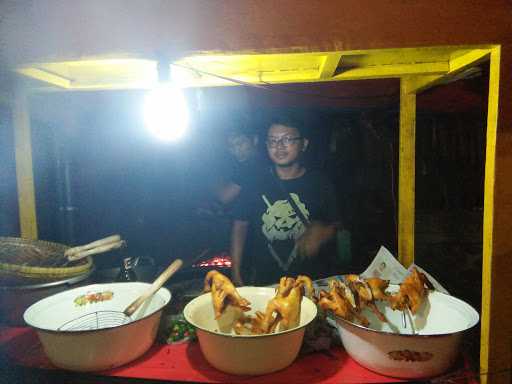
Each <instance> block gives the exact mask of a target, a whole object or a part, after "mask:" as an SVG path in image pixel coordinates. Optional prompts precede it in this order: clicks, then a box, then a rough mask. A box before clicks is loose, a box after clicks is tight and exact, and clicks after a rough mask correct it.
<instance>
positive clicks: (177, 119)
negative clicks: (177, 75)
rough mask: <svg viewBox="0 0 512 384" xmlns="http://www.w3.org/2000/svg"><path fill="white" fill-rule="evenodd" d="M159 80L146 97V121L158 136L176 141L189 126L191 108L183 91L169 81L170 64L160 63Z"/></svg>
mask: <svg viewBox="0 0 512 384" xmlns="http://www.w3.org/2000/svg"><path fill="white" fill-rule="evenodd" d="M158 79H159V82H158V84H157V86H156V87H155V88H153V89H152V90H150V91H149V92H148V93H147V94H146V95H145V97H144V122H145V124H146V126H147V128H148V129H149V131H150V132H152V133H153V134H154V135H155V136H156V137H158V138H159V139H161V140H165V141H174V140H177V139H179V138H181V137H183V136H184V135H185V133H186V131H187V129H188V126H189V119H190V116H189V110H188V105H187V100H186V98H185V95H184V94H183V91H182V90H181V89H180V88H178V87H177V86H175V85H174V84H172V83H171V82H170V81H169V65H168V64H167V65H165V64H163V63H162V62H159V63H158Z"/></svg>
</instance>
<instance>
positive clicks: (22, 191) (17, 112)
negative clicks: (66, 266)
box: [13, 89, 37, 239]
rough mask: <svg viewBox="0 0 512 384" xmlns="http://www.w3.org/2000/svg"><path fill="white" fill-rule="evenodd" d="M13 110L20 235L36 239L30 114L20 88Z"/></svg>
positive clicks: (24, 94)
mask: <svg viewBox="0 0 512 384" xmlns="http://www.w3.org/2000/svg"><path fill="white" fill-rule="evenodd" d="M13 112H14V116H13V122H14V143H15V157H16V179H17V185H18V205H19V217H20V232H21V237H24V238H27V239H37V220H36V199H35V189H34V174H33V170H32V142H31V138H30V116H29V112H28V100H27V95H26V93H25V92H24V90H22V89H17V90H16V93H15V98H14V111H13Z"/></svg>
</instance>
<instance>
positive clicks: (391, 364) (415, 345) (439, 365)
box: [336, 287, 479, 379]
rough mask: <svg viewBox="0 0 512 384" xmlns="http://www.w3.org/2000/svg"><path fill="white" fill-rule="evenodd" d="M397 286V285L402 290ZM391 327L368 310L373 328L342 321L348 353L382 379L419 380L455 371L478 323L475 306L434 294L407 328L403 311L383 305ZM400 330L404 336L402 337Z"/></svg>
mask: <svg viewBox="0 0 512 384" xmlns="http://www.w3.org/2000/svg"><path fill="white" fill-rule="evenodd" d="M396 288H397V287H395V289H396ZM378 307H379V308H380V309H381V311H382V312H383V313H384V314H385V316H386V318H387V319H388V321H389V323H390V324H389V325H388V324H386V323H382V322H380V321H379V320H378V319H377V318H376V317H375V315H373V313H372V312H371V311H369V310H368V309H365V310H364V312H363V314H364V315H365V316H366V317H367V318H368V319H369V321H370V328H365V327H363V326H361V325H357V324H354V323H351V322H349V321H346V320H343V319H341V318H336V325H337V327H338V331H339V334H340V337H341V341H342V342H343V345H344V347H345V349H346V351H347V353H348V354H349V355H350V356H351V357H352V358H353V359H354V360H356V361H357V362H358V363H359V364H361V365H362V366H364V367H366V368H368V369H370V370H372V371H375V372H377V373H380V374H382V375H387V376H393V377H399V378H406V379H417V378H426V377H434V376H437V375H440V374H442V373H443V372H445V371H446V370H447V369H448V368H450V367H451V366H452V365H453V363H454V362H455V360H456V359H457V357H458V353H459V344H460V342H461V339H462V337H463V334H464V332H465V331H467V330H469V329H470V328H472V327H474V326H475V325H476V324H478V321H479V315H478V312H476V311H475V310H474V309H473V307H471V306H470V305H469V304H467V303H465V302H464V301H462V300H459V299H457V298H455V297H453V296H450V295H446V294H444V293H440V292H437V291H434V292H430V294H429V296H428V300H426V301H425V303H424V304H423V305H422V307H421V308H420V310H419V311H418V312H417V313H416V315H414V316H413V319H412V322H413V323H412V324H414V326H415V329H416V332H417V334H414V335H413V334H412V327H411V320H410V318H409V317H407V320H406V326H405V327H404V325H403V320H402V312H400V311H393V310H392V309H390V308H389V307H388V306H384V305H383V304H382V303H378ZM398 332H400V334H398Z"/></svg>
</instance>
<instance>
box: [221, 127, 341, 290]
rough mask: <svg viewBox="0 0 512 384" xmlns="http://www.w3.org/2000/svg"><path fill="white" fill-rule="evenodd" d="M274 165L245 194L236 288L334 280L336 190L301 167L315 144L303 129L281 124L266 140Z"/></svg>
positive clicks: (240, 205)
mask: <svg viewBox="0 0 512 384" xmlns="http://www.w3.org/2000/svg"><path fill="white" fill-rule="evenodd" d="M266 144H267V152H268V155H269V157H270V159H271V161H272V163H273V165H272V166H271V167H270V168H269V169H268V171H266V172H261V173H260V174H259V175H258V176H257V177H255V178H253V180H252V182H251V183H250V184H249V185H248V186H247V187H246V188H243V189H242V191H241V193H240V196H239V199H238V200H237V201H236V203H235V206H234V209H233V215H234V219H235V220H234V222H233V227H232V234H231V257H232V260H233V268H232V278H233V280H234V282H235V283H237V284H239V285H241V284H243V283H245V284H255V285H264V284H274V283H278V281H279V278H280V277H281V276H285V275H288V276H296V275H297V274H306V275H308V276H310V277H312V278H319V277H325V276H327V275H328V274H333V273H332V272H333V271H332V265H333V263H332V262H331V256H334V252H335V251H334V250H332V251H331V252H329V251H328V250H326V249H325V248H326V247H325V246H326V245H327V243H329V240H331V239H333V237H334V234H335V232H336V223H337V212H338V210H337V204H336V198H335V193H334V190H333V187H332V186H331V184H330V183H329V181H328V180H327V178H326V177H325V176H324V175H323V174H321V173H320V172H318V171H309V170H306V168H305V167H304V166H303V165H302V164H301V163H300V158H301V155H302V153H303V152H304V151H306V149H307V147H308V144H309V141H308V139H307V138H306V137H305V136H304V134H303V132H301V127H300V123H299V122H296V121H292V120H290V119H289V118H288V119H286V120H285V119H282V120H275V121H274V123H273V124H272V125H271V126H270V127H269V129H268V132H267V138H266Z"/></svg>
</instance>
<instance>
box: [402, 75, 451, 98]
mask: <svg viewBox="0 0 512 384" xmlns="http://www.w3.org/2000/svg"><path fill="white" fill-rule="evenodd" d="M444 78H445V77H444V76H443V75H423V76H414V77H411V78H410V79H408V80H407V81H406V82H405V84H404V87H405V89H404V91H405V93H416V94H417V93H419V92H422V91H424V90H426V89H427V88H430V87H432V86H434V85H436V84H437V83H438V82H439V81H441V80H442V79H444Z"/></svg>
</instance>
